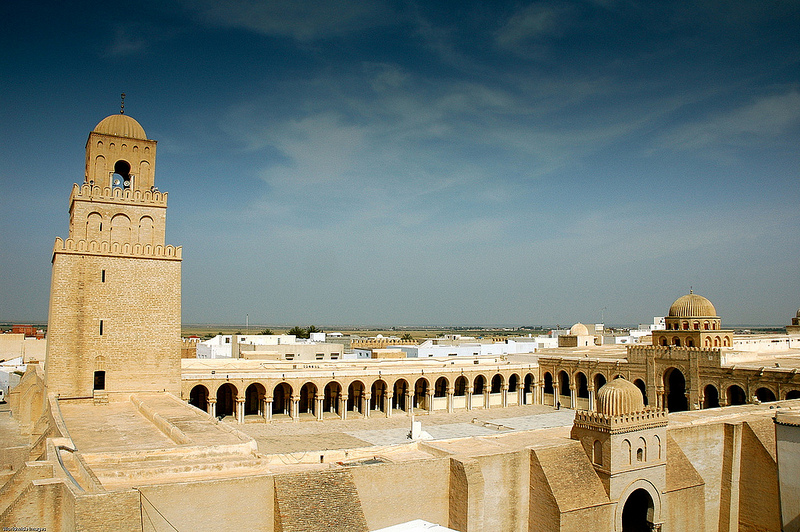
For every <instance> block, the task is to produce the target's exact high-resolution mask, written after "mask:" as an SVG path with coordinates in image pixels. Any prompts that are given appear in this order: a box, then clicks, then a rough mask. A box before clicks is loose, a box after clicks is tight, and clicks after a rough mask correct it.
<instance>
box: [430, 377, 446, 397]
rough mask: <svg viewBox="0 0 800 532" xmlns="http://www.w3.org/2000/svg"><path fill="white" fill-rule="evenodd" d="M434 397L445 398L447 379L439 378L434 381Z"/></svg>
mask: <svg viewBox="0 0 800 532" xmlns="http://www.w3.org/2000/svg"><path fill="white" fill-rule="evenodd" d="M433 396H434V397H447V379H446V378H445V377H439V378H438V379H436V384H434V385H433Z"/></svg>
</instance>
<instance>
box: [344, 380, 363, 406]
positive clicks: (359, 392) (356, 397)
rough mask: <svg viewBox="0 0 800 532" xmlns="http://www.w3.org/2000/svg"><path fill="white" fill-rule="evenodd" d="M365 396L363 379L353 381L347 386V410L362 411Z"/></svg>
mask: <svg viewBox="0 0 800 532" xmlns="http://www.w3.org/2000/svg"><path fill="white" fill-rule="evenodd" d="M363 397H364V384H363V383H362V382H361V381H353V382H351V383H350V386H348V387H347V410H348V411H349V412H361V413H363V412H362V411H361V408H362V406H361V400H362V398H363Z"/></svg>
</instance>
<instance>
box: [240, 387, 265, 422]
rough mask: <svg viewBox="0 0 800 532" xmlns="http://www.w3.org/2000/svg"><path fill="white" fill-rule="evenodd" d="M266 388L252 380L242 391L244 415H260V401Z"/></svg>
mask: <svg viewBox="0 0 800 532" xmlns="http://www.w3.org/2000/svg"><path fill="white" fill-rule="evenodd" d="M266 393H267V390H266V389H265V388H264V386H262V385H261V384H259V383H257V382H254V383H253V384H251V385H250V386H248V387H247V389H246V390H245V392H244V415H246V416H254V415H262V411H261V403H262V401H263V400H264V395H266Z"/></svg>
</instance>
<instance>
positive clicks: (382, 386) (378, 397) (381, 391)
mask: <svg viewBox="0 0 800 532" xmlns="http://www.w3.org/2000/svg"><path fill="white" fill-rule="evenodd" d="M386 388H387V386H386V383H385V382H384V381H382V380H377V381H375V382H373V383H372V393H371V394H370V395H371V398H370V407H371V408H372V410H380V411H381V412H385V411H386V403H385V399H386Z"/></svg>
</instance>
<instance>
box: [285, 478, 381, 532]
mask: <svg viewBox="0 0 800 532" xmlns="http://www.w3.org/2000/svg"><path fill="white" fill-rule="evenodd" d="M275 530H276V532H327V531H329V532H339V531H341V530H347V531H348V532H367V531H368V530H369V529H368V528H367V520H366V518H365V517H364V510H363V509H362V508H361V499H360V498H359V496H358V489H357V488H356V485H355V482H354V480H353V474H352V473H351V472H350V471H348V470H346V469H345V470H341V469H339V470H326V471H311V472H307V473H300V474H298V473H295V474H286V475H277V476H276V477H275Z"/></svg>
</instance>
